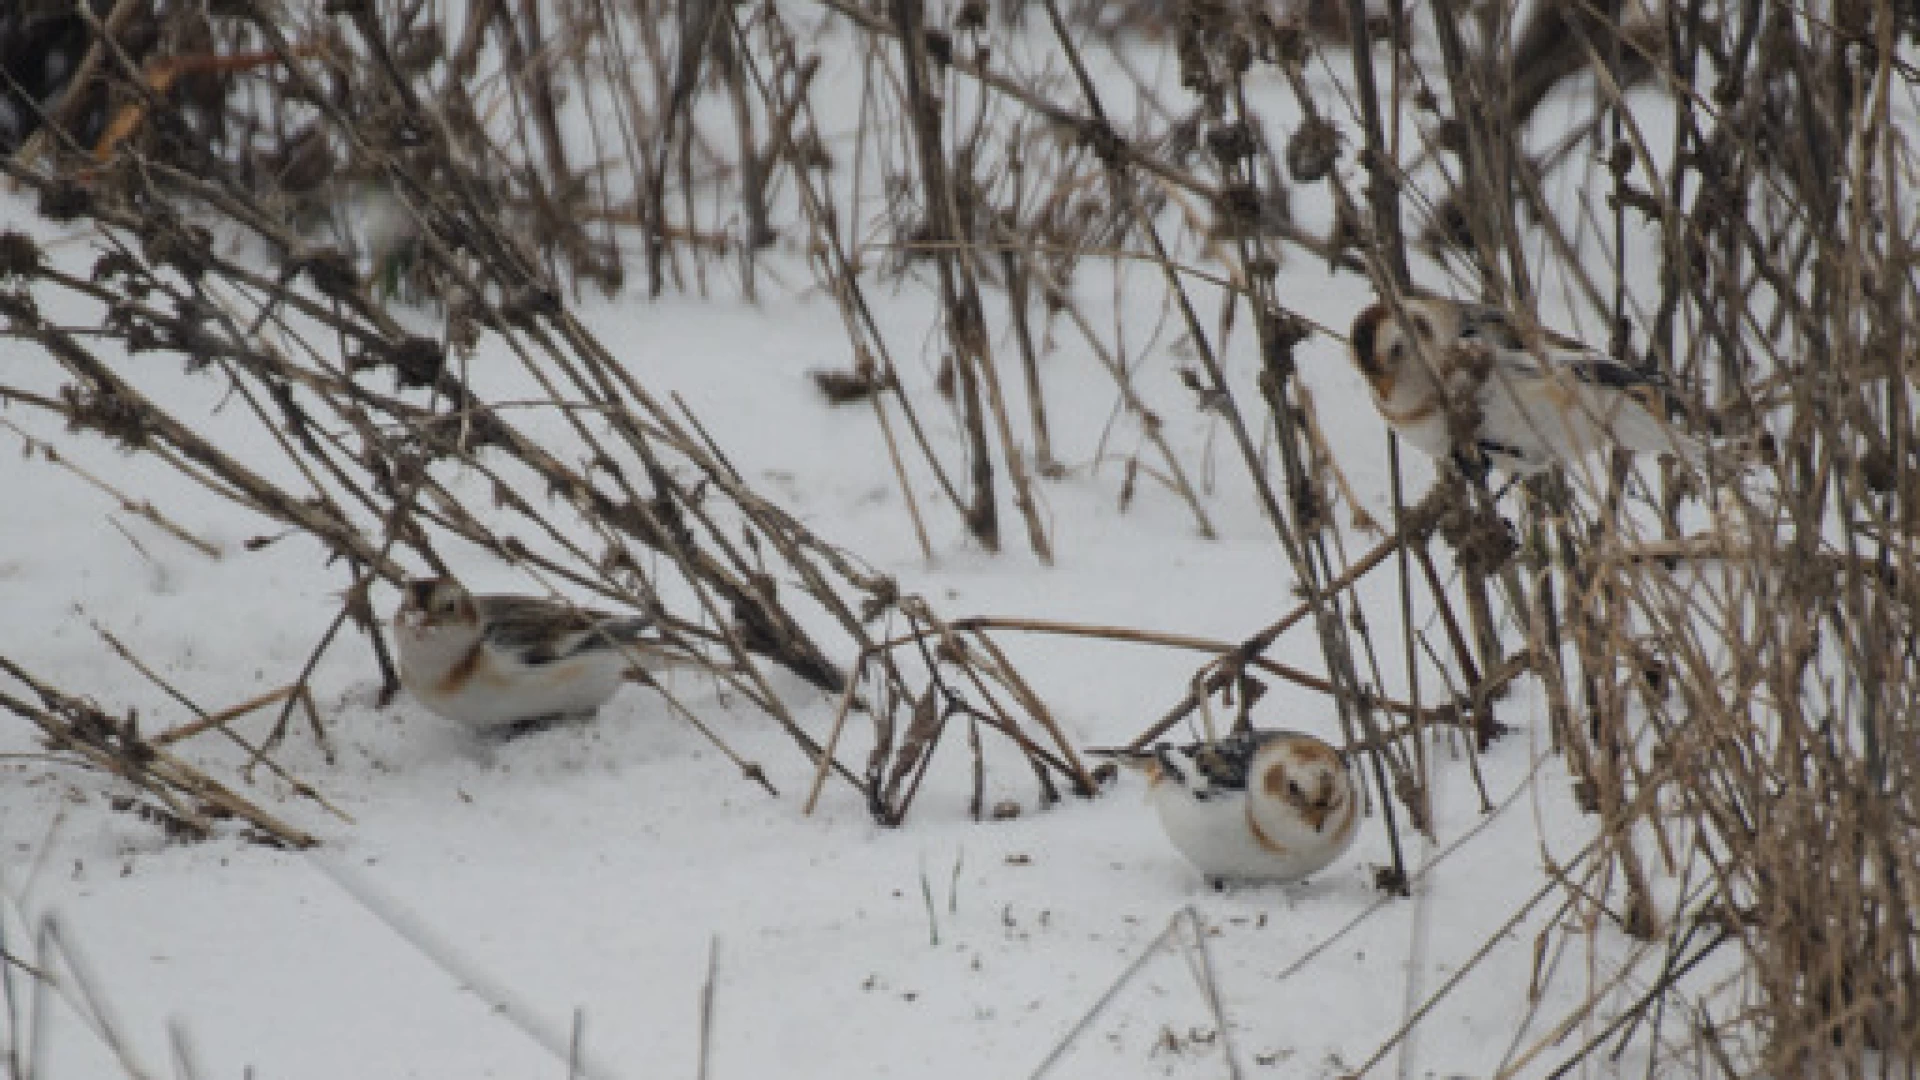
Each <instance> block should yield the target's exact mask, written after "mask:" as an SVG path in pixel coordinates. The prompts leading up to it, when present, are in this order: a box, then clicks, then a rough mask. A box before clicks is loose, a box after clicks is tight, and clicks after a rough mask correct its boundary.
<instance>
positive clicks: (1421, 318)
mask: <svg viewBox="0 0 1920 1080" xmlns="http://www.w3.org/2000/svg"><path fill="white" fill-rule="evenodd" d="M1413 329H1414V331H1415V332H1416V333H1418V334H1419V335H1420V336H1421V337H1423V338H1426V339H1427V340H1428V341H1432V340H1433V323H1431V322H1429V321H1427V317H1426V316H1425V315H1415V316H1414V317H1413Z"/></svg>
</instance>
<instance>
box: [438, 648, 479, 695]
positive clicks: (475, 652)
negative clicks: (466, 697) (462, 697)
mask: <svg viewBox="0 0 1920 1080" xmlns="http://www.w3.org/2000/svg"><path fill="white" fill-rule="evenodd" d="M485 644H486V643H485V642H484V641H476V642H474V643H473V648H471V649H468V650H467V654H466V655H465V656H462V657H461V658H460V659H459V660H458V661H457V662H455V664H454V665H453V666H452V667H450V668H448V669H447V673H446V674H445V675H442V676H441V677H440V692H441V693H443V694H457V693H459V692H460V690H461V688H462V687H464V686H466V685H467V682H468V680H470V679H472V678H473V675H474V672H476V671H478V670H479V669H480V661H481V658H482V649H483V648H484V647H485Z"/></svg>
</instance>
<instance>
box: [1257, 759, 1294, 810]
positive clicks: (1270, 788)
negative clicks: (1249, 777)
mask: <svg viewBox="0 0 1920 1080" xmlns="http://www.w3.org/2000/svg"><path fill="white" fill-rule="evenodd" d="M1260 787H1261V789H1262V790H1263V791H1265V792H1266V793H1267V794H1268V795H1271V796H1273V797H1274V798H1275V799H1277V800H1279V801H1281V802H1287V801H1288V799H1287V770H1286V769H1285V768H1283V767H1282V766H1279V765H1275V766H1272V767H1271V768H1269V769H1268V770H1267V771H1266V772H1264V773H1261V774H1260Z"/></svg>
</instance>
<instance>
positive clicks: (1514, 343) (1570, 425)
mask: <svg viewBox="0 0 1920 1080" xmlns="http://www.w3.org/2000/svg"><path fill="white" fill-rule="evenodd" d="M1402 306H1403V307H1404V308H1405V309H1406V327H1407V328H1410V329H1411V330H1412V331H1413V338H1412V339H1411V340H1409V338H1408V336H1407V335H1406V333H1405V332H1404V329H1403V326H1402V324H1401V322H1400V320H1398V319H1396V318H1395V317H1394V314H1393V310H1392V309H1391V308H1389V307H1388V306H1387V305H1385V304H1380V303H1375V304H1372V305H1370V306H1369V307H1368V308H1367V309H1366V310H1364V311H1362V312H1361V313H1360V315H1359V317H1358V318H1356V319H1354V321H1353V332H1352V335H1351V337H1350V338H1349V343H1350V344H1351V346H1352V349H1353V361H1354V364H1355V365H1356V366H1357V367H1359V369H1360V373H1361V374H1362V375H1364V376H1366V379H1367V383H1368V385H1369V387H1370V388H1371V389H1372V391H1373V400H1374V404H1375V405H1377V406H1379V409H1380V415H1381V416H1383V417H1385V418H1386V421H1387V423H1388V424H1390V425H1392V426H1393V429H1394V430H1395V431H1397V432H1399V433H1400V434H1401V436H1402V437H1404V438H1405V439H1407V441H1409V442H1411V443H1413V444H1414V445H1415V446H1417V447H1419V448H1420V449H1421V450H1423V451H1425V452H1426V453H1428V454H1430V455H1432V456H1433V457H1435V458H1438V459H1441V460H1447V459H1451V460H1453V461H1454V462H1455V463H1457V464H1458V465H1459V466H1460V467H1461V469H1462V471H1464V472H1465V473H1466V474H1467V475H1468V476H1470V477H1474V478H1479V477H1481V476H1484V475H1485V473H1486V469H1487V467H1488V466H1489V465H1491V466H1495V467H1498V468H1499V469H1501V470H1502V471H1504V472H1507V473H1509V474H1512V475H1518V476H1527V475H1532V474H1534V473H1539V472H1545V471H1546V470H1548V469H1550V468H1553V467H1554V466H1555V465H1561V464H1570V463H1572V462H1574V461H1576V460H1578V459H1580V458H1582V457H1585V456H1586V455H1588V454H1592V453H1595V452H1596V451H1599V450H1602V449H1605V448H1606V447H1607V446H1610V445H1613V446H1620V447H1624V448H1626V449H1628V450H1637V451H1643V452H1647V453H1657V454H1671V455H1676V456H1678V457H1680V458H1682V459H1683V460H1685V461H1686V462H1687V463H1688V464H1690V465H1693V466H1694V467H1696V468H1698V467H1700V466H1701V465H1702V463H1703V461H1704V460H1705V454H1706V448H1705V447H1704V446H1702V445H1701V444H1700V443H1698V442H1697V441H1695V440H1693V439H1691V438H1689V437H1688V436H1686V435H1685V434H1682V433H1681V432H1678V431H1676V430H1674V429H1673V428H1671V427H1670V426H1669V425H1668V424H1667V422H1666V420H1665V416H1666V414H1667V401H1666V380H1665V378H1664V377H1663V376H1662V375H1660V374H1659V373H1657V372H1650V371H1642V370H1640V369H1638V368H1631V367H1627V366H1626V365H1624V364H1619V363H1616V362H1614V361H1612V360H1610V359H1608V358H1607V357H1605V356H1603V355H1601V354H1600V353H1597V352H1595V351H1593V350H1592V349H1589V348H1587V347H1586V346H1584V345H1582V344H1580V343H1579V342H1578V341H1575V340H1573V339H1572V338H1568V337H1565V336H1563V335H1560V334H1555V333H1553V332H1552V331H1548V330H1542V331H1540V332H1539V334H1538V335H1535V336H1533V338H1532V339H1530V337H1529V336H1528V335H1523V334H1522V333H1521V332H1520V331H1519V329H1518V328H1517V327H1516V326H1515V325H1514V324H1513V322H1512V321H1511V320H1509V319H1508V318H1507V315H1506V313H1505V312H1504V311H1502V310H1500V309H1499V308H1494V307H1488V306H1486V305H1484V304H1465V303H1459V302H1457V301H1453V300H1446V299H1442V298H1440V297H1436V296H1409V297H1407V298H1406V299H1405V300H1403V301H1402Z"/></svg>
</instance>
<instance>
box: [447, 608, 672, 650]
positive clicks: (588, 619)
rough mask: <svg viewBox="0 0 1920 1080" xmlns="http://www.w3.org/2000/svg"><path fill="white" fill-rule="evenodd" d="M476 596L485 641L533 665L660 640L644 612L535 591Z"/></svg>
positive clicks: (641, 645)
mask: <svg viewBox="0 0 1920 1080" xmlns="http://www.w3.org/2000/svg"><path fill="white" fill-rule="evenodd" d="M476 600H477V602H478V606H479V609H480V617H481V618H480V621H481V633H482V635H483V637H484V638H485V640H486V643H487V646H488V647H489V648H491V649H493V650H495V651H497V652H499V653H503V654H506V655H507V656H510V657H512V658H513V659H515V660H517V661H519V662H520V663H522V664H526V665H528V666H531V667H538V666H541V665H543V664H551V663H555V662H557V661H560V660H566V659H569V658H571V657H574V656H579V655H581V654H583V653H591V652H611V651H614V650H617V649H619V648H622V647H627V646H637V647H643V648H644V647H650V646H655V645H658V644H659V638H658V635H657V633H656V632H655V629H654V622H653V620H652V619H651V618H648V617H646V616H634V617H631V618H624V619H621V618H614V617H613V616H610V615H606V614H603V613H601V612H598V611H591V610H587V609H583V608H571V607H567V606H565V605H563V604H557V603H554V602H552V601H550V600H542V599H540V598H538V597H532V596H483V597H478V598H476Z"/></svg>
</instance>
